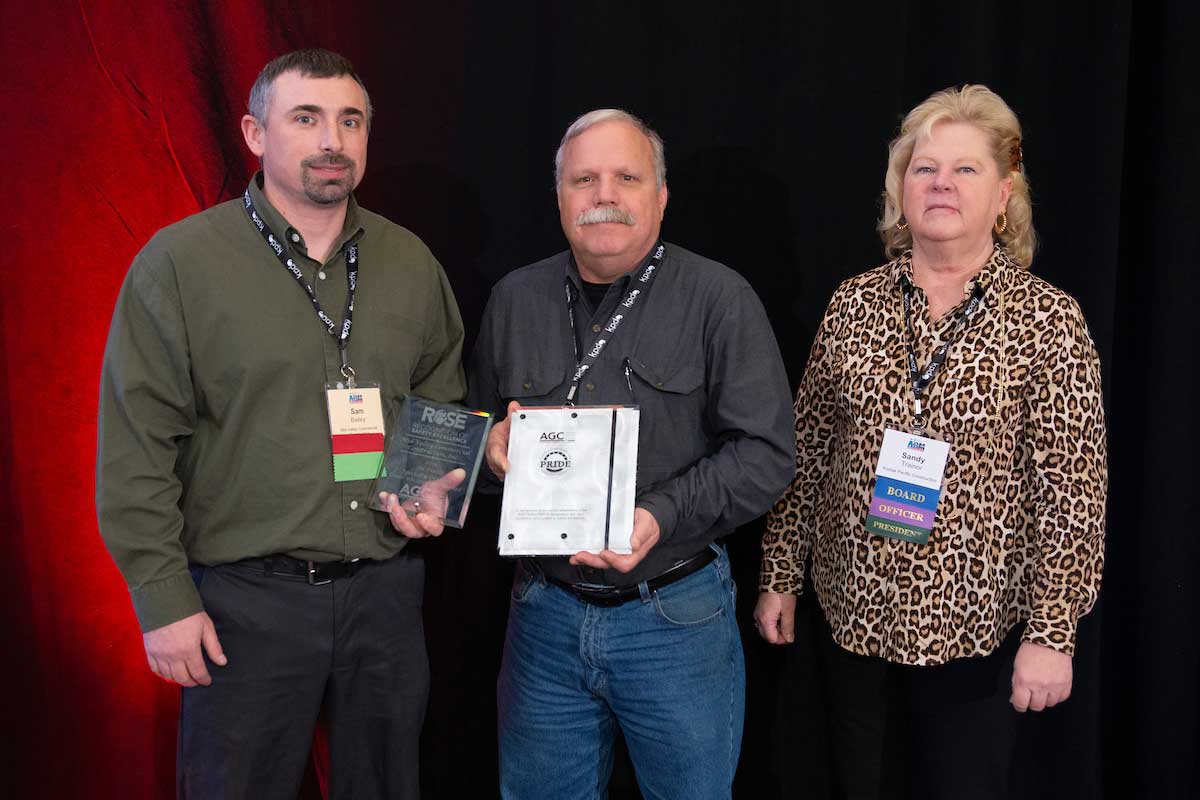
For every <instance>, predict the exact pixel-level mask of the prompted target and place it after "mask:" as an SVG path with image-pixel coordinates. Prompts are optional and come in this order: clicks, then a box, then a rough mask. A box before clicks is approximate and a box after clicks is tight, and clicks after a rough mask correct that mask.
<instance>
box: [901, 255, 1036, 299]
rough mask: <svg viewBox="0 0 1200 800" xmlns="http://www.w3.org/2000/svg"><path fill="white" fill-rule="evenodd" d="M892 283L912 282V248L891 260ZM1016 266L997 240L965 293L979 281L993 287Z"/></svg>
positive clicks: (968, 282) (971, 289) (980, 283)
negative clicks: (906, 280)
mask: <svg viewBox="0 0 1200 800" xmlns="http://www.w3.org/2000/svg"><path fill="white" fill-rule="evenodd" d="M890 266H891V273H892V283H894V284H895V285H897V286H899V285H900V281H901V279H902V278H907V279H908V280H909V282H912V279H913V276H912V250H905V251H904V252H903V253H901V254H900V257H899V258H897V259H896V260H895V261H892V262H891V265H890ZM1013 266H1014V262H1013V260H1012V259H1011V258H1009V256H1008V253H1006V252H1004V248H1003V247H1001V246H1000V243H999V242H996V243H995V245H994V246H993V247H992V254H991V256H989V257H988V260H987V261H986V262H985V263H984V265H983V268H982V269H980V270H979V272H978V273H977V274H976V275H975V277H974V278H972V279H971V280H969V281H967V285H966V286H964V287H963V294H964V295H967V294H970V293H971V292H973V291H974V290H975V285H976V284H977V283H978V284H979V285H981V286H982V287H983V288H984V291H986V290H987V289H988V288H989V287H991V286H992V285H993V284H995V282H996V281H997V279H999V278H1000V277H1001V276H1002V275H1003V274H1004V271H1005V270H1006V269H1009V268H1011V267H1013Z"/></svg>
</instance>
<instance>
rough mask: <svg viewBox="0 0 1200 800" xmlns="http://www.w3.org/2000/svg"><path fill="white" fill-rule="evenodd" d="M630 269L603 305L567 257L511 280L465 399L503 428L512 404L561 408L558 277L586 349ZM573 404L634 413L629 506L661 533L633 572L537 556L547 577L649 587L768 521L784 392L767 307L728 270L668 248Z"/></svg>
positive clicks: (569, 364)
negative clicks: (570, 293) (745, 527)
mask: <svg viewBox="0 0 1200 800" xmlns="http://www.w3.org/2000/svg"><path fill="white" fill-rule="evenodd" d="M648 261H649V255H647V257H646V258H645V259H643V261H642V262H641V264H642V265H644V264H646V263H647V262H648ZM638 272H639V269H635V270H632V271H631V272H630V273H628V274H626V275H624V276H622V277H621V278H619V279H618V280H617V281H616V282H615V283H613V284H612V285H611V286H610V287H609V289H608V293H607V294H606V295H605V297H604V300H603V302H601V304H600V307H599V308H598V309H593V308H591V306H590V304H589V302H588V301H587V299H586V297H585V296H584V295H583V293H582V291H581V289H582V285H581V281H580V277H579V271H578V269H577V268H576V267H575V264H574V261H573V259H572V258H571V255H570V253H569V252H562V253H559V254H558V255H555V256H551V257H550V258H547V259H545V260H544V261H539V262H538V263H536V264H531V265H529V266H527V267H523V268H521V269H518V270H516V271H514V272H512V273H510V274H508V275H506V276H505V277H504V278H503V279H501V280H500V282H499V283H497V284H496V286H495V287H494V288H493V289H492V296H491V299H490V300H489V301H488V305H487V309H486V310H485V311H484V314H483V322H482V324H481V327H480V331H479V338H478V340H477V341H476V344H475V350H474V353H473V355H472V358H471V362H470V364H469V365H468V375H469V377H468V386H469V390H468V402H469V403H470V404H471V405H472V406H473V407H475V408H481V409H485V410H488V411H492V412H494V413H496V414H497V415H498V418H499V419H503V416H504V413H505V408H506V407H507V404H508V402H509V401H510V400H517V401H519V402H520V403H521V404H523V405H562V404H564V403H565V401H566V397H567V391H568V390H569V388H570V386H571V378H572V376H573V375H574V373H575V367H576V360H575V352H576V351H575V346H573V344H572V337H573V333H572V328H571V322H570V318H569V315H568V305H567V295H566V287H565V281H568V280H569V281H571V282H572V283H573V284H574V285H575V290H576V292H575V293H576V295H577V297H578V300H577V301H576V306H575V323H576V329H577V333H578V335H579V338H580V340H581V341H579V343H578V345H579V352H580V353H584V352H586V350H587V349H588V348H590V346H591V343H592V342H593V341H594V340H595V339H596V338H597V337H598V335H599V334H600V332H601V330H602V329H603V327H604V325H605V324H606V323H607V322H608V320H609V318H610V317H611V316H612V314H613V313H614V311H615V310H616V308H617V305H618V304H619V303H620V302H621V301H622V300H623V299H624V298H625V295H626V293H627V292H628V290H629V282H630V281H631V280H632V278H631V275H634V274H637V273H638ZM626 368H628V371H627V370H626ZM575 402H576V403H577V404H578V405H637V406H638V407H639V408H640V409H641V425H640V436H639V440H638V477H637V495H636V496H637V499H636V505H637V506H638V507H641V508H645V509H646V510H648V511H650V512H651V513H652V514H653V515H654V518H655V519H656V520H657V521H658V523H659V527H660V528H661V531H662V534H661V539H660V540H659V542H658V544H657V545H656V546H655V547H654V548H653V549H652V550H651V551H650V552H649V554H647V556H646V558H645V559H644V560H643V561H642V562H641V563H640V564H638V566H637V567H636V568H635V569H634V570H632V571H631V572H629V573H621V572H617V571H616V570H597V569H593V568H590V567H576V566H572V565H571V564H569V563H567V559H566V558H565V557H544V558H539V559H538V564H539V566H540V567H541V568H542V570H543V571H544V572H545V573H546V574H547V575H548V576H550V577H552V578H555V579H558V580H562V581H567V582H570V583H581V582H586V583H601V584H607V585H614V586H620V587H627V586H633V585H635V584H637V583H639V582H641V581H643V580H646V579H648V578H652V577H654V576H656V575H659V574H661V573H662V572H664V571H666V570H667V569H669V568H670V567H671V566H673V565H674V564H676V563H678V562H679V561H681V560H684V559H687V558H690V557H691V556H694V555H696V554H697V553H699V552H700V551H701V550H703V549H704V548H705V547H707V546H708V544H709V543H711V542H712V541H714V540H715V539H717V538H719V537H721V536H724V535H726V534H728V533H730V532H732V531H733V530H734V529H735V528H736V527H737V526H739V525H741V524H743V523H745V522H748V521H749V520H751V519H753V518H755V517H757V516H759V515H760V514H763V513H765V512H766V511H767V510H768V509H769V508H770V507H771V506H772V504H773V503H774V502H775V500H776V498H778V497H779V495H780V494H781V493H782V492H783V490H784V489H785V488H786V487H787V486H788V485H789V484H790V483H791V480H792V477H793V475H794V471H795V466H794V465H795V457H796V456H795V448H796V444H795V434H794V432H793V423H792V413H791V395H790V390H789V388H788V382H787V375H786V373H785V371H784V367H783V361H782V359H781V358H780V355H779V347H778V345H777V344H776V342H775V335H774V333H773V332H772V330H771V325H770V323H769V322H768V320H767V315H766V312H765V311H764V309H763V306H762V302H761V301H760V300H759V298H758V295H756V294H755V292H754V289H753V288H751V286H750V285H749V284H748V283H747V282H746V281H745V279H744V278H742V277H741V276H740V275H738V274H737V273H736V272H734V271H733V270H731V269H729V268H728V267H725V266H723V265H721V264H718V263H716V262H715V261H711V260H709V259H707V258H704V257H702V256H699V255H696V254H695V253H691V252H689V251H687V250H685V249H683V248H682V247H678V246H677V245H672V244H668V245H666V255H665V258H664V260H663V264H662V267H661V268H660V272H659V273H658V276H657V277H656V278H655V281H654V283H653V285H652V287H651V289H650V291H649V293H648V294H647V295H646V296H645V297H643V298H641V300H640V301H639V302H638V303H637V305H636V306H635V308H634V310H633V311H632V313H631V314H627V315H626V318H625V319H624V320H623V321H622V323H621V326H620V328H619V329H618V331H617V332H616V334H615V335H614V336H612V337H610V340H609V342H608V344H607V346H606V347H605V348H604V351H603V353H602V354H601V356H600V359H599V360H598V361H597V363H596V364H595V366H593V367H592V369H591V370H590V371H589V372H588V373H587V375H586V377H585V378H584V379H583V383H582V384H581V385H580V387H579V392H578V395H577V396H576V398H575ZM485 472H486V470H485Z"/></svg>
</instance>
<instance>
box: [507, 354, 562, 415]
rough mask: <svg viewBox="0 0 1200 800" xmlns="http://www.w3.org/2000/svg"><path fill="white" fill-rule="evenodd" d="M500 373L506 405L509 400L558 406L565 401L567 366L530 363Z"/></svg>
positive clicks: (531, 404) (527, 403)
mask: <svg viewBox="0 0 1200 800" xmlns="http://www.w3.org/2000/svg"><path fill="white" fill-rule="evenodd" d="M498 372H499V380H498V381H497V387H498V389H499V392H500V397H501V398H502V399H503V401H504V403H505V404H507V403H508V401H509V400H516V401H517V402H519V403H520V404H521V405H527V406H547V405H556V406H557V405H562V404H563V403H564V402H566V390H565V389H563V390H561V391H560V387H562V385H563V384H564V383H565V382H566V380H567V375H566V365H564V364H546V363H535V362H530V363H522V364H520V365H517V366H512V367H501V368H500V370H499V371H498Z"/></svg>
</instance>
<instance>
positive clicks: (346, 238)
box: [249, 170, 364, 260]
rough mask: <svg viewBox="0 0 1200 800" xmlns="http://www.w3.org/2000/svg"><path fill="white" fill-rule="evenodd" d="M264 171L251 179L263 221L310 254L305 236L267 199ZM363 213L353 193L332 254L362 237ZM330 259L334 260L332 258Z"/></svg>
mask: <svg viewBox="0 0 1200 800" xmlns="http://www.w3.org/2000/svg"><path fill="white" fill-rule="evenodd" d="M262 186H263V173H262V170H259V171H258V172H256V173H255V174H254V177H253V178H251V179H250V187H249V188H250V197H251V198H252V199H253V200H254V207H255V208H256V209H257V210H258V213H259V215H261V216H262V219H263V222H265V223H267V227H269V228H270V229H271V230H272V231H280V232H281V233H280V234H279V235H280V236H282V237H283V239H284V240H285V241H286V242H287V246H288V247H290V248H295V249H297V250H299V251H300V252H302V253H304V254H305V255H307V254H308V249H307V247H306V245H305V243H304V237H303V236H302V235H301V234H300V231H298V230H296V229H295V228H294V227H293V226H292V225H291V224H289V223H288V221H287V219H285V218H284V216H283V215H282V214H280V213H279V210H278V209H276V208H275V206H273V205H271V201H270V200H268V199H267V195H266V194H265V193H264V192H263V190H262ZM361 217H362V215H361V214H360V213H359V211H358V202H357V201H355V199H354V195H353V194H351V195H350V197H349V198H348V199H347V201H346V220H345V222H343V223H342V232H341V233H340V234H338V238H337V239H336V240H335V241H334V243H333V247H332V248H331V249H330V251H329V252H330V256H331V257H332V255H334V254H336V253H338V252H340V251H341V250H342V249H343V248H344V247H346V245H349V244H353V243H355V242H357V241H358V240H359V239H361V238H362V235H363V232H364V229H363V226H362V219H361ZM329 260H332V258H330V259H329Z"/></svg>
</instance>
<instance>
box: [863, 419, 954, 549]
mask: <svg viewBox="0 0 1200 800" xmlns="http://www.w3.org/2000/svg"><path fill="white" fill-rule="evenodd" d="M949 457H950V445H949V444H948V443H946V442H939V441H938V440H937V439H930V438H929V437H927V436H918V435H916V434H912V433H904V432H903V431H897V430H893V429H891V428H887V429H886V430H884V432H883V447H882V448H880V450H879V464H878V466H877V467H876V468H875V492H874V494H872V495H871V507H870V508H869V509H868V510H867V533H870V534H872V535H875V536H887V537H888V538H891V539H901V540H903V541H906V542H914V543H916V544H926V543H928V541H929V531H930V530H932V529H933V520H934V517H935V515H936V513H937V504H938V500H939V499H940V498H941V496H942V475H943V473H945V471H946V459H947V458H949Z"/></svg>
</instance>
